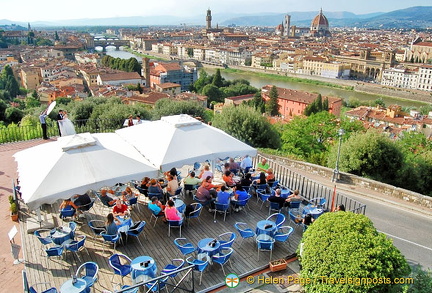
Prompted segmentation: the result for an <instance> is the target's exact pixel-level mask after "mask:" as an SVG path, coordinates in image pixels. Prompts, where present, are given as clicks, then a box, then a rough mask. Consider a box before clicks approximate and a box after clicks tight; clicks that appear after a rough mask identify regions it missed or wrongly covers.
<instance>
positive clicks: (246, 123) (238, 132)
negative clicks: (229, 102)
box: [213, 105, 280, 149]
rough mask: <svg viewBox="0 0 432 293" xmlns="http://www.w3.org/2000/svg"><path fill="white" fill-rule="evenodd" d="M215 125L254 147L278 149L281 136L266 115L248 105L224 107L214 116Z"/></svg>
mask: <svg viewBox="0 0 432 293" xmlns="http://www.w3.org/2000/svg"><path fill="white" fill-rule="evenodd" d="M213 126H215V127H217V128H220V129H222V130H223V131H225V132H227V133H228V134H230V135H232V136H234V137H235V138H237V139H239V140H241V141H243V142H245V143H247V144H249V145H251V146H254V147H264V148H273V149H276V148H278V147H279V146H280V137H279V134H278V132H277V131H276V129H275V128H274V127H273V126H272V125H271V124H270V122H269V121H268V120H267V119H266V117H264V116H262V115H261V113H260V112H258V111H257V110H255V109H253V108H251V107H248V106H246V105H240V106H237V107H234V106H232V107H224V109H223V111H222V113H221V114H217V115H215V116H214V118H213Z"/></svg>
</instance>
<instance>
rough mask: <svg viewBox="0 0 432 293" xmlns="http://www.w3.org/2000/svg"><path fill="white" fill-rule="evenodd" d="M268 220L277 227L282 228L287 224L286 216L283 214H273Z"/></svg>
mask: <svg viewBox="0 0 432 293" xmlns="http://www.w3.org/2000/svg"><path fill="white" fill-rule="evenodd" d="M266 220H267V221H273V222H275V223H276V227H278V228H280V227H281V226H282V225H283V223H285V216H284V215H283V214H281V213H276V214H271V215H270V216H268V217H267V219H266Z"/></svg>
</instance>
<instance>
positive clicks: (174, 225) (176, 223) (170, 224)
mask: <svg viewBox="0 0 432 293" xmlns="http://www.w3.org/2000/svg"><path fill="white" fill-rule="evenodd" d="M182 226H183V219H181V220H180V221H172V220H168V237H170V236H171V228H178V229H179V230H180V237H181V229H182Z"/></svg>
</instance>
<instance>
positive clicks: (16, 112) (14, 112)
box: [5, 107, 24, 123]
mask: <svg viewBox="0 0 432 293" xmlns="http://www.w3.org/2000/svg"><path fill="white" fill-rule="evenodd" d="M23 117H24V113H23V111H21V110H20V109H18V108H15V107H9V108H7V109H6V111H5V120H6V122H8V123H18V122H20V121H21V119H22V118H23Z"/></svg>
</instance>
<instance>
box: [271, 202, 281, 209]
mask: <svg viewBox="0 0 432 293" xmlns="http://www.w3.org/2000/svg"><path fill="white" fill-rule="evenodd" d="M269 209H270V211H279V210H280V205H279V203H278V202H272V201H271V202H270V206H269Z"/></svg>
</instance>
